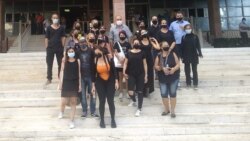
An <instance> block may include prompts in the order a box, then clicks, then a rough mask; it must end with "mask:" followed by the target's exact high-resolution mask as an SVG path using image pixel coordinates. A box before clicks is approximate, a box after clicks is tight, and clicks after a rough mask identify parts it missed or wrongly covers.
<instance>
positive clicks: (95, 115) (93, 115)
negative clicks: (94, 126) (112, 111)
mask: <svg viewBox="0 0 250 141" xmlns="http://www.w3.org/2000/svg"><path fill="white" fill-rule="evenodd" d="M91 116H92V117H99V115H97V114H96V113H93V114H91Z"/></svg>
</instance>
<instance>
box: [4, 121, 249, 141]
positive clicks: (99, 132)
mask: <svg viewBox="0 0 250 141" xmlns="http://www.w3.org/2000/svg"><path fill="white" fill-rule="evenodd" d="M40 123H41V125H43V126H40V127H38V126H37V123H36V122H34V123H32V122H30V121H29V122H27V123H26V122H25V123H24V122H23V124H22V127H21V128H16V129H15V130H11V131H8V130H6V129H5V130H2V131H0V136H1V137H4V138H8V137H10V138H27V137H28V138H32V137H33V138H34V137H35V138H39V137H96V136H112V137H113V136H120V137H122V136H124V135H125V136H131V137H136V138H140V137H141V136H142V137H145V135H153V136H163V135H164V136H169V135H178V136H180V135H202V134H230V135H232V134H249V133H250V126H249V124H232V125H213V126H211V125H209V124H201V125H199V124H198V125H197V124H195V125H192V124H186V125H181V126H178V125H175V124H173V125H171V126H165V125H163V124H160V125H155V126H153V127H150V126H149V127H150V128H149V127H147V126H145V125H142V127H141V128H139V127H138V126H136V125H132V126H131V125H128V124H127V123H125V125H118V128H117V129H111V128H110V127H107V129H105V130H104V129H98V125H96V127H95V128H86V127H85V128H84V124H83V123H82V122H79V123H78V121H77V123H76V124H77V125H78V127H77V128H76V129H74V130H69V129H68V128H67V127H68V126H67V125H68V121H65V122H63V123H62V121H60V122H57V124H54V127H56V128H52V129H48V127H47V124H45V121H41V122H40ZM39 125H40V124H39ZM44 126H46V127H44ZM23 127H25V129H24V128H23ZM37 128H39V129H40V130H39V129H37ZM41 128H42V130H41ZM58 128H59V129H58ZM63 128H64V129H63Z"/></svg>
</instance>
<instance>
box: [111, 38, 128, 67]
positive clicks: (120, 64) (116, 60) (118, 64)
mask: <svg viewBox="0 0 250 141" xmlns="http://www.w3.org/2000/svg"><path fill="white" fill-rule="evenodd" d="M117 44H118V46H119V49H120V52H119V53H118V54H117V55H118V56H119V57H117V56H116V55H114V62H115V67H116V68H123V63H121V61H120V60H119V58H120V59H121V58H122V59H124V58H125V54H124V52H123V49H122V47H121V44H120V43H119V42H117Z"/></svg>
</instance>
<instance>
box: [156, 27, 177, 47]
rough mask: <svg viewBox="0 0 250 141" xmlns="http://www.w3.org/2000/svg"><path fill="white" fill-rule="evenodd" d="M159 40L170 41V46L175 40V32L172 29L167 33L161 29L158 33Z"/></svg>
mask: <svg viewBox="0 0 250 141" xmlns="http://www.w3.org/2000/svg"><path fill="white" fill-rule="evenodd" d="M157 40H158V42H159V43H161V42H163V41H166V42H168V44H169V46H171V44H172V43H173V42H175V38H174V33H173V32H172V31H170V30H168V32H167V33H163V32H162V31H161V30H160V31H159V32H158V33H157Z"/></svg>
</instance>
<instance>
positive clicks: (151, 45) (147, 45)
mask: <svg viewBox="0 0 250 141" xmlns="http://www.w3.org/2000/svg"><path fill="white" fill-rule="evenodd" d="M140 44H141V50H142V51H143V52H144V54H145V57H146V61H147V66H148V74H147V76H148V82H147V83H146V84H145V86H144V89H143V95H144V97H147V96H148V95H149V94H150V93H152V92H153V91H154V60H153V56H152V49H155V50H160V47H159V44H158V41H157V40H156V39H155V38H150V39H149V36H148V32H147V31H146V30H144V29H143V30H141V40H140Z"/></svg>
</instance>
